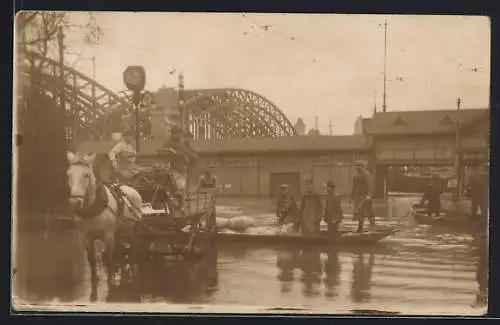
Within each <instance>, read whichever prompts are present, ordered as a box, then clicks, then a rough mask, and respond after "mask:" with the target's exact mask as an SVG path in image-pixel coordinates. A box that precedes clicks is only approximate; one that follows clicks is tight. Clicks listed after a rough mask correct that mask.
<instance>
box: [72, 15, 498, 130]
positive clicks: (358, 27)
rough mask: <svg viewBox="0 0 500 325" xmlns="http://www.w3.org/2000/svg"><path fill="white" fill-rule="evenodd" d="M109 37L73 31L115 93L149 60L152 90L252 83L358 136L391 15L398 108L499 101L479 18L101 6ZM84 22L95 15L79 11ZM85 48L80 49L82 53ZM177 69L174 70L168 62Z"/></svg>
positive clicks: (379, 88)
mask: <svg viewBox="0 0 500 325" xmlns="http://www.w3.org/2000/svg"><path fill="white" fill-rule="evenodd" d="M93 15H94V17H95V18H96V21H97V23H98V24H99V25H100V27H101V28H102V30H103V33H104V36H103V37H102V39H101V41H100V43H99V44H98V45H95V46H86V45H83V44H84V43H83V42H82V32H81V31H79V30H74V31H73V32H72V33H69V34H68V35H67V37H66V45H67V47H68V50H69V52H70V53H72V54H70V55H68V56H67V62H68V65H71V66H73V67H74V68H76V69H77V70H79V71H81V72H83V73H84V74H87V75H89V76H92V75H93V69H92V60H91V58H92V57H93V56H95V79H96V80H97V81H98V82H99V83H101V84H102V85H104V86H106V87H107V88H109V89H111V90H114V91H121V90H123V89H125V86H124V85H123V81H122V73H123V71H124V69H125V68H126V67H127V66H128V65H142V66H144V68H145V70H146V74H147V82H146V88H147V89H148V90H150V91H156V90H157V89H158V88H160V87H161V86H163V85H165V86H167V87H175V86H176V85H177V73H178V72H179V71H182V72H183V74H184V83H185V87H186V89H199V88H243V89H248V90H251V91H254V92H257V93H259V94H260V95H262V96H264V97H266V98H267V99H268V100H270V101H271V102H273V103H274V104H275V105H276V106H277V107H279V108H280V110H281V111H282V112H283V113H284V114H285V115H286V116H287V117H288V118H289V120H290V121H291V122H292V123H295V121H296V120H297V118H298V117H302V118H303V119H304V121H305V123H306V125H307V128H311V127H313V126H314V117H315V116H318V117H319V118H318V121H319V123H318V127H319V129H320V131H321V132H322V133H326V134H328V133H329V132H330V122H331V123H332V131H333V134H351V133H352V132H353V131H354V122H355V119H356V118H357V117H358V116H364V117H369V116H371V114H372V112H373V110H374V106H375V105H376V106H377V109H378V110H380V109H381V107H382V94H383V71H384V22H385V21H387V55H386V62H387V65H386V78H387V88H386V94H387V102H386V103H387V110H388V111H398V110H436V109H455V108H456V101H457V98H458V97H460V98H461V99H462V103H463V104H462V107H463V108H487V107H489V90H490V89H489V87H490V86H489V84H490V22H489V19H488V18H487V17H479V16H475V17H474V16H403V15H394V16H382V15H345V14H342V15H336V14H251V13H246V14H243V13H126V12H120V13H118V12H96V13H94V14H93ZM70 19H71V20H72V22H74V23H78V22H83V21H84V19H85V14H84V13H70ZM77 53H78V55H77ZM173 69H176V72H175V73H173V74H170V73H169V71H171V70H173Z"/></svg>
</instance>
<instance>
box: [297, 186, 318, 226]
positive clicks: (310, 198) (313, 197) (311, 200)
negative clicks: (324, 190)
mask: <svg viewBox="0 0 500 325" xmlns="http://www.w3.org/2000/svg"><path fill="white" fill-rule="evenodd" d="M308 207H310V208H312V210H313V211H311V212H313V213H314V214H313V215H305V214H306V212H308V211H306V209H307V208H308ZM321 208H322V204H321V197H320V195H319V194H318V193H316V192H306V193H304V195H302V199H301V202H300V216H301V218H302V221H306V220H304V219H307V221H313V222H316V223H318V224H319V223H320V221H321V217H322V216H321V214H322V213H321V212H322V211H321Z"/></svg>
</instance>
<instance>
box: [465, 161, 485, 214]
mask: <svg viewBox="0 0 500 325" xmlns="http://www.w3.org/2000/svg"><path fill="white" fill-rule="evenodd" d="M485 174H486V173H483V172H482V171H481V170H479V169H477V170H476V171H475V172H474V174H473V175H472V178H471V179H470V181H469V184H468V186H467V189H466V192H465V195H466V197H467V198H469V199H470V201H471V211H470V216H471V217H472V218H478V217H479V216H481V217H482V218H480V220H481V219H484V220H486V211H487V209H488V196H489V193H488V184H487V178H486V175H485ZM478 208H479V209H480V210H481V212H480V213H478Z"/></svg>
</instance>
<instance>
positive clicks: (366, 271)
mask: <svg viewBox="0 0 500 325" xmlns="http://www.w3.org/2000/svg"><path fill="white" fill-rule="evenodd" d="M366 255H368V256H367V257H366ZM374 264H375V254H374V253H373V252H369V253H364V252H359V253H357V254H356V257H355V261H354V264H353V268H352V282H351V298H352V301H353V302H356V303H360V302H369V301H370V300H371V293H370V284H371V279H372V271H373V265H374Z"/></svg>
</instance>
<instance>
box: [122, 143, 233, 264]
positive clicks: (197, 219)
mask: <svg viewBox="0 0 500 325" xmlns="http://www.w3.org/2000/svg"><path fill="white" fill-rule="evenodd" d="M177 154H178V153H176V152H175V151H174V152H171V153H170V154H168V155H166V154H165V153H162V154H161V155H159V157H158V158H160V159H159V160H161V163H160V164H155V165H154V166H141V167H140V168H141V172H140V173H138V175H136V176H135V177H134V178H133V179H131V180H130V183H129V186H131V187H133V188H134V189H135V190H136V191H137V192H138V193H139V194H140V195H141V197H142V199H143V204H142V207H141V214H142V217H141V220H140V221H138V222H135V223H134V225H133V226H132V227H131V226H130V224H128V225H127V224H126V223H122V224H121V225H119V227H118V229H117V243H119V246H120V248H121V249H119V250H118V251H117V254H118V255H117V257H118V259H123V258H125V259H130V258H131V257H132V259H133V261H132V262H133V263H134V264H135V263H137V262H145V261H159V260H172V259H193V258H199V257H202V256H203V255H204V253H205V252H206V251H207V250H208V249H210V247H211V246H212V244H213V240H214V237H215V233H216V230H215V201H216V194H217V192H219V191H220V190H221V189H223V188H224V187H223V186H222V187H221V186H219V187H217V188H208V189H207V188H199V187H198V186H197V185H194V186H193V185H190V180H189V177H188V174H187V173H186V174H184V175H183V174H182V173H181V172H179V169H178V168H176V166H174V165H173V164H172V160H173V158H175V157H174V156H175V155H177ZM123 262H126V261H123V260H122V261H121V263H120V264H124V263H123ZM125 264H126V263H125Z"/></svg>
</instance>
